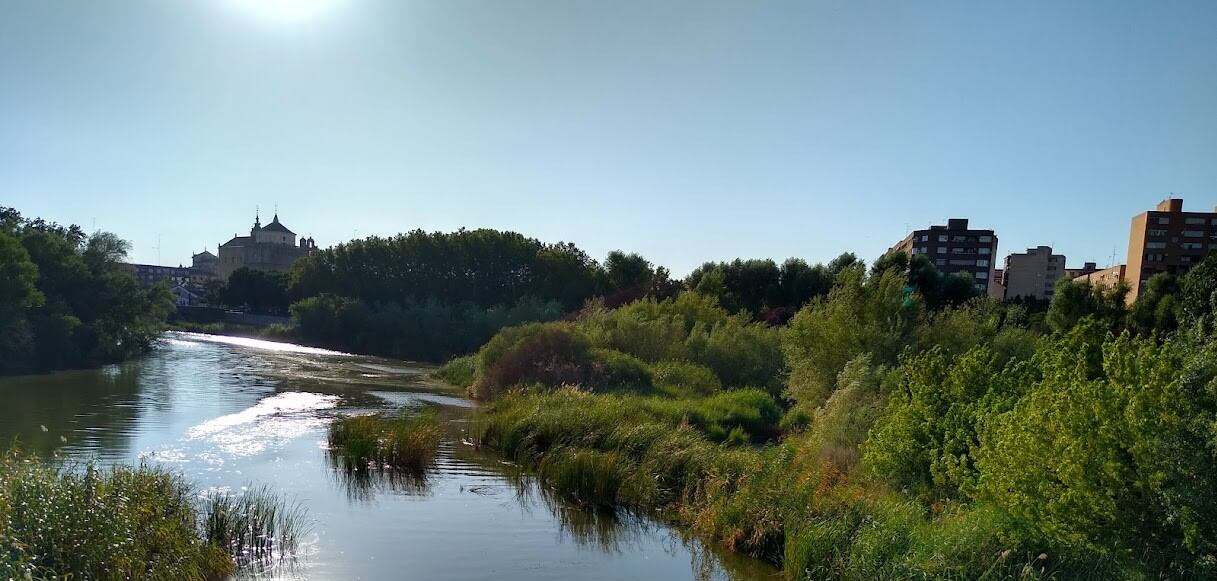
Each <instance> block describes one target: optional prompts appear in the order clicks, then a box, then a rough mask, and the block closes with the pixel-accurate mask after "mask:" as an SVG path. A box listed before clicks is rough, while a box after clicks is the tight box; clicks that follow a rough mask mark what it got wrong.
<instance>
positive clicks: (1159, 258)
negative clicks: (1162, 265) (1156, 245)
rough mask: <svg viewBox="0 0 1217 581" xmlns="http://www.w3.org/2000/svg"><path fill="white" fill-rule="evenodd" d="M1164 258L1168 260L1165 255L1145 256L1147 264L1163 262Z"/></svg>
mask: <svg viewBox="0 0 1217 581" xmlns="http://www.w3.org/2000/svg"><path fill="white" fill-rule="evenodd" d="M1164 258H1166V255H1163V254H1146V255H1145V261H1146V262H1162V260H1163V259H1164Z"/></svg>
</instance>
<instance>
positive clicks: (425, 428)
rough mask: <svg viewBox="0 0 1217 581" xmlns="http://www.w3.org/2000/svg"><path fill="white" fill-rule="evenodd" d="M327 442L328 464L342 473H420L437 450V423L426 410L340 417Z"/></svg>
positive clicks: (438, 436)
mask: <svg viewBox="0 0 1217 581" xmlns="http://www.w3.org/2000/svg"><path fill="white" fill-rule="evenodd" d="M328 441H329V454H330V459H331V461H332V462H333V463H335V464H336V465H337V466H339V467H341V468H343V469H345V470H349V471H360V470H405V471H410V472H414V473H423V472H425V471H426V469H427V468H428V467H430V466H431V464H432V462H434V460H435V455H436V453H437V452H438V451H439V443H440V428H439V421H438V420H437V419H436V417H435V414H434V413H433V412H431V411H429V410H423V411H416V410H403V411H401V412H398V413H396V414H372V415H361V416H348V417H342V418H338V419H336V420H334V422H333V423H331V424H330V431H329V438H328Z"/></svg>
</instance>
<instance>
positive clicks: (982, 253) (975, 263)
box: [889, 218, 997, 294]
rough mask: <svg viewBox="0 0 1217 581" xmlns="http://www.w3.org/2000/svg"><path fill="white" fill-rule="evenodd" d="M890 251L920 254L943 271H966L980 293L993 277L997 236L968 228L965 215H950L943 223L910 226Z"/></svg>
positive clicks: (990, 231)
mask: <svg viewBox="0 0 1217 581" xmlns="http://www.w3.org/2000/svg"><path fill="white" fill-rule="evenodd" d="M891 251H900V252H904V253H906V254H909V255H913V254H924V255H926V256H927V257H928V258H929V259H930V260H931V261H932V262H933V263H934V266H936V267H937V268H938V270H939V271H941V272H943V273H944V274H948V275H954V274H959V273H966V274H967V275H968V276H969V277H971V278H972V280H973V281H974V283H975V285H976V290H978V291H980V292H981V293H982V294H983V293H988V292H989V283H990V282H991V281H992V280H993V278H994V277H993V269H994V264H993V260H994V258H993V257H994V256H996V255H997V236H996V235H995V234H994V233H993V231H992V230H972V229H969V228H968V220H967V219H966V218H951V219H949V220H947V223H946V225H945V226H930V227H929V228H928V229H926V230H914V231H913V232H912V233H910V234H909V235H908V236H906V237H905V238H904V240H901V241H900V242H899V243H897V244H896V245H895V246H893V247H892V248H891V249H890V250H889V252H891Z"/></svg>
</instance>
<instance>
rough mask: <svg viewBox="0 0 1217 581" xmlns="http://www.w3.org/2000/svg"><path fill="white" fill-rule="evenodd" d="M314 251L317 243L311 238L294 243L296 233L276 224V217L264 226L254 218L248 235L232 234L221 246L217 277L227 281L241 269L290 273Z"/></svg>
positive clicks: (280, 224) (276, 215)
mask: <svg viewBox="0 0 1217 581" xmlns="http://www.w3.org/2000/svg"><path fill="white" fill-rule="evenodd" d="M316 249H317V243H316V242H314V241H313V239H312V238H301V239H300V243H299V244H297V243H296V233H295V232H292V231H291V230H288V228H287V226H284V225H283V224H282V223H280V222H279V214H277V213H276V214H275V217H274V218H273V219H272V220H271V221H270V223H269V224H267V225H266V226H262V223H261V219H259V218H258V217H257V216H255V217H254V227H253V228H252V229H250V231H249V236H235V235H234V236H233V238H232V240H229V241H228V242H225V243H223V244H221V245H220V249H219V250H220V255H219V257H218V260H217V261H216V262H217V264H216V274H217V275H219V277H220V279H221V280H228V277H229V276H230V275H231V274H232V273H233V271H235V270H237V269H238V268H241V267H246V268H252V269H255V270H269V271H280V272H283V271H287V270H290V269H291V267H292V263H294V262H296V259H298V258H300V257H302V256H307V255H309V254H310V253H312V252H313V251H314V250H316Z"/></svg>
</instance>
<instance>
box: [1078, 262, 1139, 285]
mask: <svg viewBox="0 0 1217 581" xmlns="http://www.w3.org/2000/svg"><path fill="white" fill-rule="evenodd" d="M1126 270H1127V268H1126V266H1125V265H1123V264H1117V265H1115V266H1113V267H1110V268H1104V269H1103V270H1096V271H1093V272H1088V273H1086V274H1083V275H1081V276H1076V277H1074V278H1073V282H1076V283H1079V284H1080V283H1084V282H1086V283H1090V284H1091V286H1101V287H1105V288H1115V287H1116V286H1117V285H1119V284H1120V283H1121V282H1124V275H1125V271H1126Z"/></svg>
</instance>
